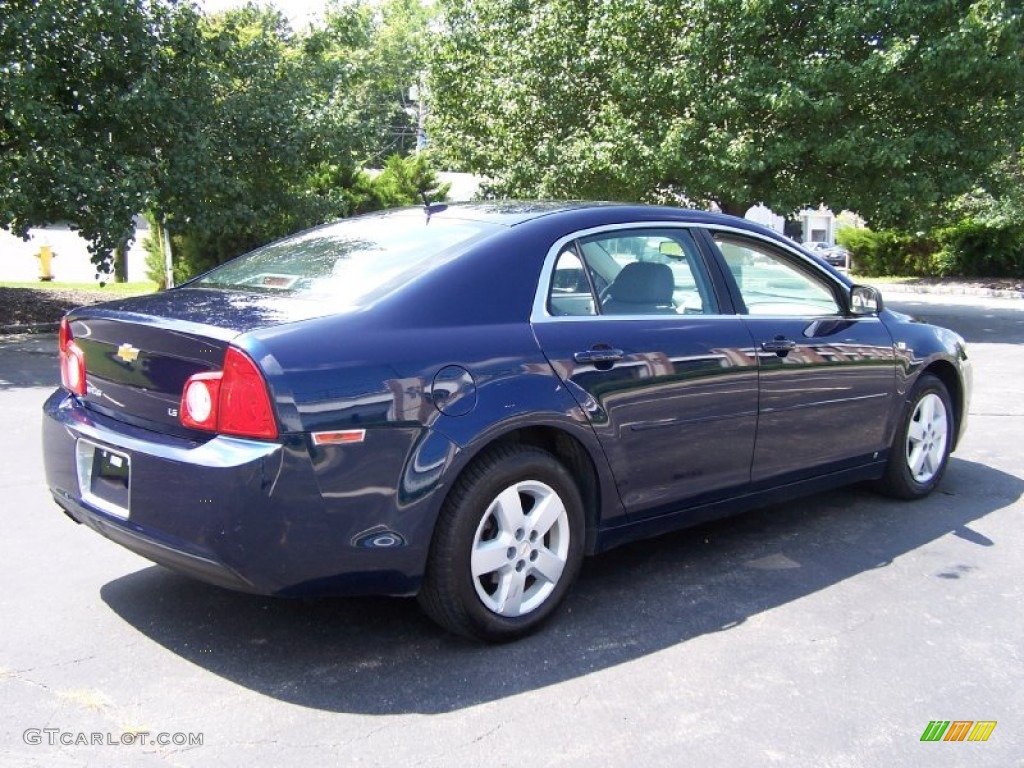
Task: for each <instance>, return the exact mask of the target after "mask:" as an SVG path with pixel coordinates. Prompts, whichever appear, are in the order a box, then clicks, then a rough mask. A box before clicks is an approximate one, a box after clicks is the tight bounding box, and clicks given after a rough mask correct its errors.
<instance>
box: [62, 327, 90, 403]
mask: <svg viewBox="0 0 1024 768" xmlns="http://www.w3.org/2000/svg"><path fill="white" fill-rule="evenodd" d="M57 343H58V348H59V349H60V383H61V384H62V385H63V386H64V388H65V389H67V390H68V391H70V392H72V393H73V394H76V395H85V353H84V352H82V348H81V347H79V346H78V345H77V344H76V343H75V338H74V336H73V335H72V333H71V323H69V322H68V319H67V317H62V318H61V319H60V334H59V335H58V337H57Z"/></svg>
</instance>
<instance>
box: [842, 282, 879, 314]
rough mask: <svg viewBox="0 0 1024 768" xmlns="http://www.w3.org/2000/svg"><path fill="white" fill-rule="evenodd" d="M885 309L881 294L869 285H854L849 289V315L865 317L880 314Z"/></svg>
mask: <svg viewBox="0 0 1024 768" xmlns="http://www.w3.org/2000/svg"><path fill="white" fill-rule="evenodd" d="M883 309H885V305H884V303H883V302H882V294H881V292H880V291H879V290H878V289H877V288H872V287H871V286H870V285H855V286H853V288H851V289H850V314H852V315H855V316H857V317H867V316H870V315H878V314H881V312H882V310H883Z"/></svg>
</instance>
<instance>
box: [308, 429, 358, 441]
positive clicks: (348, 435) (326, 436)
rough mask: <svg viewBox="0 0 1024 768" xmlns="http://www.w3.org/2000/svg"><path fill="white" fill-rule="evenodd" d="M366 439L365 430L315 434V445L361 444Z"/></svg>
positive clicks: (344, 430)
mask: <svg viewBox="0 0 1024 768" xmlns="http://www.w3.org/2000/svg"><path fill="white" fill-rule="evenodd" d="M365 439H366V430H365V429H343V430H340V431H338V432H314V433H313V445H345V444H348V443H361V442H363V440H365Z"/></svg>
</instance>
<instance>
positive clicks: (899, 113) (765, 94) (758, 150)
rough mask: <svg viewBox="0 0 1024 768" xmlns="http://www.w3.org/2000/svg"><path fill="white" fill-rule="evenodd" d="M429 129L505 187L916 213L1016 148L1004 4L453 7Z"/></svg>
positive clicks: (530, 0)
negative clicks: (820, 204) (822, 205)
mask: <svg viewBox="0 0 1024 768" xmlns="http://www.w3.org/2000/svg"><path fill="white" fill-rule="evenodd" d="M442 7H443V20H444V25H445V34H444V35H442V36H441V38H440V41H439V44H438V50H437V56H436V59H435V61H434V66H433V68H432V79H431V85H432V93H433V110H434V117H433V120H432V125H431V130H432V136H433V137H434V139H435V140H436V142H437V147H438V150H439V151H440V152H441V153H442V154H443V155H444V156H445V157H447V158H449V159H450V160H451V161H453V162H455V163H458V164H459V165H461V166H462V167H463V168H465V169H466V170H471V171H475V172H478V173H481V174H484V175H487V176H489V177H491V178H492V179H493V180H494V188H495V190H496V191H497V192H499V193H502V194H512V195H530V196H534V195H537V196H545V197H577V196H585V197H599V198H625V199H662V200H678V201H690V202H693V203H696V204H709V203H716V204H717V205H718V206H719V207H721V208H722V209H724V210H726V211H728V212H732V213H739V214H742V213H743V212H745V211H746V209H747V208H749V207H750V206H751V205H753V204H755V203H759V202H761V203H765V204H767V205H769V206H771V207H773V208H775V209H777V210H780V211H791V210H795V209H797V208H799V207H801V206H804V205H815V206H816V205H817V204H818V203H821V202H824V203H826V204H828V205H829V206H831V207H832V208H834V209H836V210H840V209H843V208H850V209H853V210H857V211H859V212H860V213H862V214H863V215H865V216H867V217H868V218H870V219H871V220H872V221H875V222H878V223H880V224H884V225H892V224H901V223H902V224H909V223H912V222H915V221H919V220H921V219H924V218H927V217H928V216H929V215H930V214H934V213H935V212H936V211H938V210H940V204H941V203H943V202H946V201H948V200H950V199H952V198H954V197H956V196H957V195H959V194H961V193H963V192H965V191H967V190H968V189H970V188H971V187H972V186H973V185H974V184H976V183H977V182H978V181H979V180H980V179H983V178H984V177H985V176H986V174H987V172H988V169H990V168H991V167H992V165H993V162H994V161H995V160H996V159H997V158H999V157H1000V156H1001V155H1005V154H1006V153H1007V152H1008V148H1009V147H1011V146H1016V145H1017V144H1018V143H1019V136H1020V127H1019V126H1020V120H1021V117H1022V109H1024V103H1022V100H1021V93H1022V85H1024V60H1022V53H1021V52H1022V50H1024V20H1022V12H1021V8H1020V6H1019V3H1015V2H1007V1H1005V0H934V2H929V3H920V2H919V1H918V0H853V1H851V0H816V1H814V2H806V3H793V2H790V1H789V0H681V1H680V2H672V3H668V2H650V1H649V2H637V3H627V2H621V0H552V1H551V2H544V3H540V2H536V1H535V0H444V2H443V4H442Z"/></svg>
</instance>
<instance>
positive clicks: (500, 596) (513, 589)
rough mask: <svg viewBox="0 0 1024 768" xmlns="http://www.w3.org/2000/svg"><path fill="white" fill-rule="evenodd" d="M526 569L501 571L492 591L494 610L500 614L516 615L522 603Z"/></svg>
mask: <svg viewBox="0 0 1024 768" xmlns="http://www.w3.org/2000/svg"><path fill="white" fill-rule="evenodd" d="M525 586H526V571H525V570H523V571H516V570H515V569H510V570H509V571H507V572H506V573H503V574H502V576H501V580H500V581H499V582H498V591H497V592H495V593H494V610H495V611H496V612H497V613H500V614H501V615H502V616H518V615H519V613H520V609H521V607H522V605H523V589H524V587H525Z"/></svg>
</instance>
